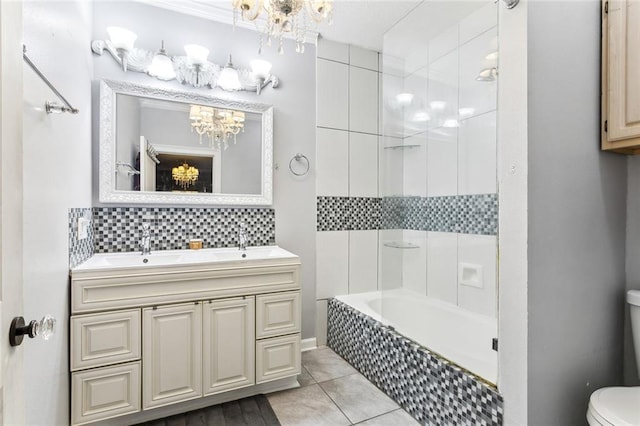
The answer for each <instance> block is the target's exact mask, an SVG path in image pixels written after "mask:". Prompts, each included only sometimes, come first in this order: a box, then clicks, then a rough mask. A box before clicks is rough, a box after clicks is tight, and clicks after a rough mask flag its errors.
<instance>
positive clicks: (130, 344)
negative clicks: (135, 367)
mask: <svg viewBox="0 0 640 426" xmlns="http://www.w3.org/2000/svg"><path fill="white" fill-rule="evenodd" d="M137 359H140V310H139V309H132V310H128V311H119V312H110V313H104V314H94V315H78V316H74V317H71V371H76V370H80V369H84V368H89V367H99V366H103V365H107V364H115V363H118V362H125V361H135V360H137Z"/></svg>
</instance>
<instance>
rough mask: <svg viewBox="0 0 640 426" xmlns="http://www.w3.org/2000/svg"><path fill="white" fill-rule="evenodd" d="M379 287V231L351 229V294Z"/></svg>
mask: <svg viewBox="0 0 640 426" xmlns="http://www.w3.org/2000/svg"><path fill="white" fill-rule="evenodd" d="M377 288H378V231H376V230H371V231H349V294H354V293H364V292H367V291H375V290H377Z"/></svg>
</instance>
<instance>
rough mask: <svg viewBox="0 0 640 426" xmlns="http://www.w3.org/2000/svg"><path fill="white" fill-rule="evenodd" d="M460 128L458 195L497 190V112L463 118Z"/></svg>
mask: <svg viewBox="0 0 640 426" xmlns="http://www.w3.org/2000/svg"><path fill="white" fill-rule="evenodd" d="M458 131H459V135H460V137H459V142H458V194H460V195H468V194H493V193H495V192H496V191H497V184H496V162H497V159H496V155H497V153H496V113H495V111H492V112H488V113H486V114H483V115H480V116H477V117H473V118H470V119H468V120H464V121H462V123H461V125H460V128H459V130H458Z"/></svg>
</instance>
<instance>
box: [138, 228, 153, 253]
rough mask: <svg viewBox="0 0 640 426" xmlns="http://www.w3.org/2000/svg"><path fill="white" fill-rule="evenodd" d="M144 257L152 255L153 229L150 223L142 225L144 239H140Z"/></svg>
mask: <svg viewBox="0 0 640 426" xmlns="http://www.w3.org/2000/svg"><path fill="white" fill-rule="evenodd" d="M140 248H142V253H141V254H142V255H143V256H144V255H145V254H151V227H150V225H149V224H148V223H143V224H142V238H141V239H140Z"/></svg>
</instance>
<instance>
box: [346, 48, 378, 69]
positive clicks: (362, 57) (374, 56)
mask: <svg viewBox="0 0 640 426" xmlns="http://www.w3.org/2000/svg"><path fill="white" fill-rule="evenodd" d="M349 49H350V50H349V63H350V64H351V65H353V66H356V67H361V68H367V69H369V70H372V71H378V52H376V51H375V50H369V49H363V48H361V47H357V46H349Z"/></svg>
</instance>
